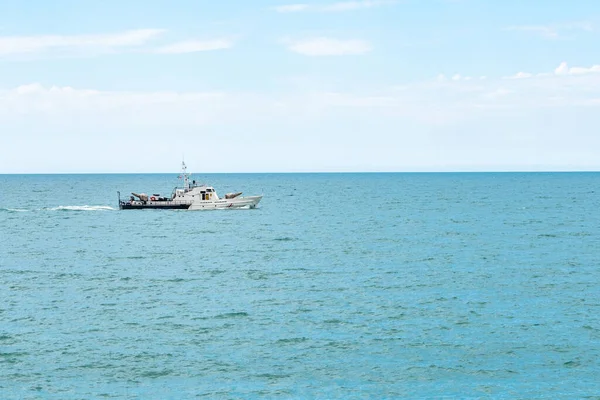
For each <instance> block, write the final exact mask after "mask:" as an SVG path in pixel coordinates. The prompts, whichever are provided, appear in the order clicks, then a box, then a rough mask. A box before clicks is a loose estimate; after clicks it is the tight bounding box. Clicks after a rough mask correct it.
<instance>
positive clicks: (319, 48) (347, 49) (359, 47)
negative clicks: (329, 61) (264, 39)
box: [284, 37, 371, 56]
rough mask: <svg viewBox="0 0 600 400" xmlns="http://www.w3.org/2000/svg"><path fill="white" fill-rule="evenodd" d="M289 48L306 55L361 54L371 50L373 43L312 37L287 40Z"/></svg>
mask: <svg viewBox="0 0 600 400" xmlns="http://www.w3.org/2000/svg"><path fill="white" fill-rule="evenodd" d="M284 43H285V44H286V45H287V46H288V48H289V49H290V50H291V51H293V52H295V53H299V54H303V55H306V56H342V55H360V54H365V53H368V52H370V51H371V45H370V43H369V42H367V41H365V40H341V39H332V38H325V37H320V38H312V39H304V40H295V41H290V40H285V41H284Z"/></svg>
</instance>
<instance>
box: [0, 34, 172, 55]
mask: <svg viewBox="0 0 600 400" xmlns="http://www.w3.org/2000/svg"><path fill="white" fill-rule="evenodd" d="M164 32H165V30H164V29H137V30H130V31H125V32H121V33H112V34H96V35H38V36H0V56H6V55H13V54H28V53H41V52H46V51H52V50H59V51H81V50H90V49H92V50H96V51H97V50H103V51H106V50H115V49H118V48H131V47H136V46H141V45H144V44H146V43H147V42H148V41H150V40H151V39H154V38H156V37H157V36H159V35H161V34H162V33H164Z"/></svg>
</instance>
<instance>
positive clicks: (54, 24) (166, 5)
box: [0, 0, 600, 173]
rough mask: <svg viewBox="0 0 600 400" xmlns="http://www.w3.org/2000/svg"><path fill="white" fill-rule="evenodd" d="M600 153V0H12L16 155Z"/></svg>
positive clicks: (364, 161) (1, 19)
mask: <svg viewBox="0 0 600 400" xmlns="http://www.w3.org/2000/svg"><path fill="white" fill-rule="evenodd" d="M182 158H184V159H185V161H186V163H187V165H188V167H189V169H190V171H191V172H196V173H200V172H204V173H212V172H318V171H324V172H343V171H368V172H377V171H539V170H549V171H559V170H560V171H562V170H600V2H598V1H597V0H572V1H569V2H567V1H564V0H561V1H557V0H528V1H523V0H503V1H496V0H398V1H394V0H349V1H345V0H338V1H336V0H322V1H303V0H296V2H295V1H293V0H292V1H290V2H286V1H285V0H282V1H274V0H253V1H248V0H243V1H242V0H220V1H214V0H211V1H209V0H170V1H164V0H143V1H142V0H128V1H122V0H118V1H117V0H103V1H91V0H90V1H88V0H53V1H48V0H28V1H22V0H0V173H113V172H177V171H178V170H179V165H180V163H181V160H182Z"/></svg>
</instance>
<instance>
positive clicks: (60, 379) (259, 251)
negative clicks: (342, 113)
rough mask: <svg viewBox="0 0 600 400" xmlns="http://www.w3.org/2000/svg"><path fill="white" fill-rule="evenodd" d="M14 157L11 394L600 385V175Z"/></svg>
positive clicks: (383, 392)
mask: <svg viewBox="0 0 600 400" xmlns="http://www.w3.org/2000/svg"><path fill="white" fill-rule="evenodd" d="M195 179H197V180H203V181H206V182H207V183H210V184H212V185H213V186H214V187H215V188H216V189H217V191H218V192H219V193H220V194H224V193H225V192H234V191H243V192H244V194H246V195H254V194H264V199H263V201H262V202H261V203H260V205H259V207H258V208H257V209H254V210H220V211H195V212H192V211H180V210H142V211H129V210H128V211H119V210H118V207H117V191H121V193H122V197H125V198H127V197H128V196H129V193H130V192H131V191H134V192H138V193H139V192H146V193H161V194H162V195H168V194H170V193H171V190H172V189H173V186H174V185H175V184H176V183H177V180H176V175H174V174H164V175H163V174H146V175H127V174H123V175H121V174H115V175H0V235H1V236H0V239H1V240H0V398H1V399H92V398H108V399H112V398H114V399H137V398H142V399H191V398H201V397H203V398H273V399H274V398H282V399H288V398H307V399H315V398H320V399H330V398H341V399H363V398H378V399H379V398H536V399H539V398H548V399H558V398H585V397H588V398H600V234H599V229H600V174H599V173H498V174H494V173H474V174H470V173H461V174H454V173H444V174H401V173H398V174H215V175H198V176H196V177H195Z"/></svg>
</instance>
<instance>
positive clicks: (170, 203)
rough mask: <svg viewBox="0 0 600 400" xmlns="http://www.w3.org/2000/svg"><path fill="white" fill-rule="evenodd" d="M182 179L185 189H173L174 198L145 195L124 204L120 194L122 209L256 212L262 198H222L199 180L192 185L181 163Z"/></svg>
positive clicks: (228, 196)
mask: <svg viewBox="0 0 600 400" xmlns="http://www.w3.org/2000/svg"><path fill="white" fill-rule="evenodd" d="M181 169H182V172H181V175H180V176H179V178H180V179H183V187H176V188H175V189H173V192H172V193H171V196H169V197H164V196H161V195H160V194H157V193H155V194H152V195H147V194H145V193H140V194H138V193H134V192H132V193H131V194H132V196H131V197H130V198H129V201H123V200H121V193H120V192H117V193H118V194H119V209H121V210H141V209H159V210H165V209H178V210H219V209H230V208H256V206H257V205H258V203H259V202H260V200H261V199H262V195H261V196H246V197H243V196H241V194H242V192H237V193H227V194H226V195H225V197H224V198H220V197H219V195H218V194H217V192H216V191H215V189H214V188H213V187H212V186H207V185H205V184H196V181H195V180H192V181H191V182H190V174H188V173H187V167H186V165H185V162H182V163H181Z"/></svg>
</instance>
